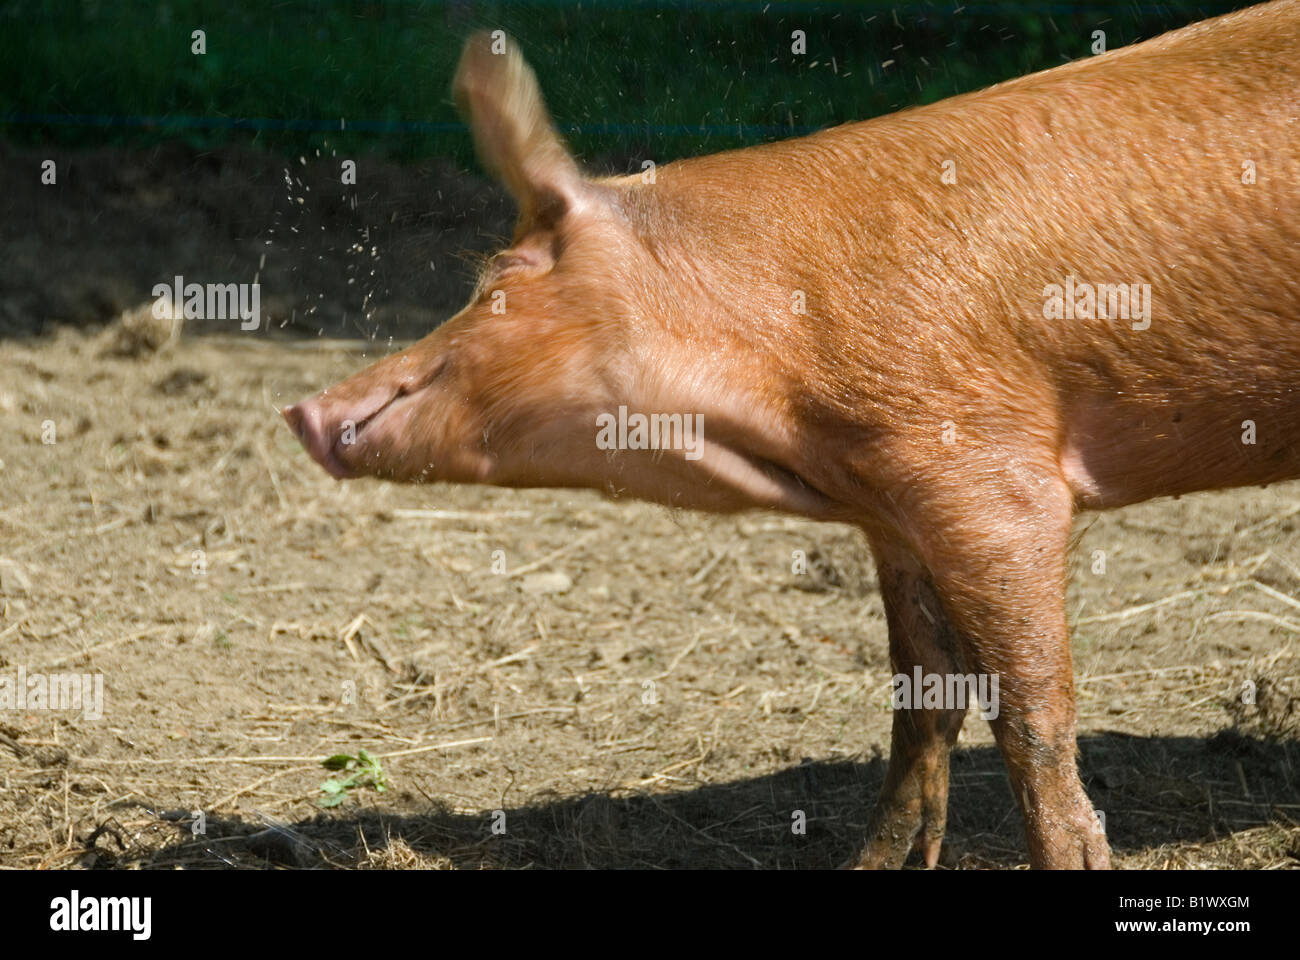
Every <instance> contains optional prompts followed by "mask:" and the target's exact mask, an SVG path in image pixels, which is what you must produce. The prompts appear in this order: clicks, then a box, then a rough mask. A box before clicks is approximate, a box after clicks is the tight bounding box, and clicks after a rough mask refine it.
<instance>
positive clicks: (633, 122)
mask: <svg viewBox="0 0 1300 960" xmlns="http://www.w3.org/2000/svg"><path fill="white" fill-rule="evenodd" d="M1245 5H1247V4H1242V3H1236V4H1233V3H1185V2H1169V3H1158V4H1135V3H1132V2H1127V3H1089V4H1082V3H1059V2H1057V3H1052V2H1040V0H1028V2H1023V3H1022V2H1016V3H966V4H964V5H963V4H961V3H955V2H946V3H911V4H908V3H894V4H885V3H874V2H872V3H866V2H861V3H843V2H841V3H794V2H770V3H763V2H725V0H720V2H693V3H673V2H637V0H623V2H596V3H593V2H585V3H561V2H538V0H527V2H518V3H493V2H483V0H453V2H449V3H445V2H425V0H387V2H381V0H369V2H362V0H274V2H272V0H44V2H32V3H18V2H10V3H5V4H0V122H2V123H3V124H4V129H3V133H2V134H0V135H3V136H5V137H7V138H8V139H10V140H14V141H19V142H28V143H31V142H36V143H40V142H54V143H58V144H61V145H80V144H87V145H91V144H104V143H114V144H138V145H147V144H150V143H154V142H157V141H159V140H162V139H176V138H180V139H184V140H186V141H188V142H190V143H191V144H193V145H195V146H199V147H205V146H210V145H214V144H219V143H225V142H230V141H232V140H243V141H252V142H255V143H257V144H260V145H263V146H265V147H266V148H268V149H272V150H276V151H283V152H287V153H295V152H303V151H309V150H313V149H320V148H324V149H329V148H330V147H343V148H346V149H347V150H349V151H351V152H355V151H358V150H374V151H379V152H382V153H384V154H387V155H389V156H395V157H399V158H412V157H419V156H431V155H442V156H450V157H452V158H454V159H455V160H456V161H458V162H462V163H463V162H467V161H468V159H469V153H468V151H469V141H468V138H467V137H466V136H465V133H464V130H463V127H462V126H461V124H460V122H459V118H458V117H457V116H456V114H455V111H454V109H453V107H452V104H451V102H450V98H449V96H448V87H449V84H450V80H451V73H452V70H453V68H454V65H455V62H456V58H457V56H458V53H459V49H460V44H461V41H462V39H463V37H464V35H465V34H466V33H467V32H468V31H469V30H470V29H472V28H474V27H503V28H504V29H506V30H507V31H509V32H510V33H511V34H513V35H514V36H515V37H516V38H518V40H519V42H520V43H521V45H522V46H523V48H524V51H525V53H526V55H527V56H528V58H529V60H530V61H531V62H532V63H533V65H534V67H535V68H536V69H537V72H538V74H539V76H540V77H541V79H542V85H543V87H544V89H545V90H546V93H547V96H548V99H549V100H550V102H551V106H552V111H553V113H554V114H555V115H556V117H557V119H558V121H559V122H560V125H561V126H562V127H563V128H564V129H565V130H566V131H567V132H568V134H569V136H570V139H571V141H572V142H573V143H574V144H575V146H576V148H577V149H578V151H579V152H580V153H582V154H584V155H587V156H594V155H600V156H605V157H614V158H618V157H620V156H626V157H629V158H630V157H634V156H637V155H649V156H653V157H655V158H656V159H660V160H668V159H672V157H673V156H678V155H684V154H690V153H698V152H702V151H708V150H715V149H722V148H724V147H729V146H735V145H738V144H743V143H752V142H756V141H761V140H768V139H777V138H779V137H782V136H788V135H789V134H791V133H799V132H805V131H807V130H810V129H814V128H817V127H821V126H825V125H828V124H834V123H839V122H843V121H846V120H853V119H861V118H864V117H869V116H874V115H876V114H880V113H887V112H889V111H891V110H895V109H898V108H900V107H903V106H908V105H912V104H917V103H925V102H929V101H933V100H937V99H941V98H943V97H946V96H950V95H951V94H954V93H958V92H962V91H965V90H970V89H974V88H978V87H982V86H986V85H988V84H990V83H994V82H997V81H999V80H1003V79H1006V78H1008V77H1013V76H1017V75H1019V74H1022V73H1026V72H1029V71H1032V70H1036V69H1041V68H1044V67H1048V66H1052V65H1055V64H1058V63H1062V62H1064V61H1066V60H1069V59H1074V58H1078V57H1082V56H1087V55H1089V47H1090V44H1091V33H1092V31H1093V30H1094V29H1103V30H1105V31H1106V33H1107V39H1108V43H1109V45H1110V46H1112V47H1113V46H1118V45H1121V44H1128V43H1131V42H1133V41H1135V40H1138V39H1143V38H1146V37H1149V36H1154V35H1156V34H1158V33H1161V32H1163V31H1164V30H1167V29H1171V28H1173V27H1177V26H1181V25H1182V24H1185V23H1188V22H1191V21H1193V20H1197V19H1201V18H1202V17H1204V16H1210V15H1213V14H1217V13H1222V12H1225V11H1226V10H1229V9H1232V8H1234V7H1240V6H1245ZM195 29H203V30H204V31H206V39H207V53H206V55H204V56H194V55H193V54H191V52H190V46H191V39H190V36H191V31H192V30H195ZM795 29H802V30H804V31H805V32H806V34H807V45H808V51H807V54H806V55H804V56H796V55H793V54H792V53H791V49H790V45H791V39H790V38H791V32H792V31H793V30H795ZM340 121H343V123H342V124H341V123H340ZM341 126H342V129H340V127H341ZM646 151H650V152H649V153H646Z"/></svg>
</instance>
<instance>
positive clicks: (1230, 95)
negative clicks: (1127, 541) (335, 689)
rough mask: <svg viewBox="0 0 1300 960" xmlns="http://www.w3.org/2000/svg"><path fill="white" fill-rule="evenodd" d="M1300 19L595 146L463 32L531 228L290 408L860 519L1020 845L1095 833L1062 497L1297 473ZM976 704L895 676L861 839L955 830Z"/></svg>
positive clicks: (1104, 861)
mask: <svg viewBox="0 0 1300 960" xmlns="http://www.w3.org/2000/svg"><path fill="white" fill-rule="evenodd" d="M1298 49H1300V2H1296V0H1279V2H1275V3H1271V4H1265V5H1262V6H1258V7H1253V8H1250V9H1247V10H1243V11H1240V12H1237V13H1234V14H1231V15H1228V16H1225V17H1220V18H1217V19H1213V20H1209V21H1205V22H1202V23H1198V24H1194V25H1192V26H1189V27H1187V28H1185V29H1182V30H1178V31H1175V32H1172V33H1169V34H1166V35H1164V36H1161V37H1158V38H1156V39H1153V40H1150V41H1147V42H1144V43H1140V44H1137V45H1134V46H1132V47H1127V48H1121V49H1117V50H1114V51H1111V52H1109V53H1106V54H1104V55H1101V56H1096V57H1092V58H1088V59H1084V60H1081V61H1076V62H1072V63H1068V64H1065V65H1063V66H1059V67H1056V68H1054V69H1051V70H1047V71H1044V72H1041V73H1036V74H1032V75H1029V76H1026V77H1022V78H1019V79H1017V80H1013V81H1009V82H1006V83H1002V84H999V85H997V86H994V87H992V88H989V89H986V90H983V91H980V92H976V93H972V94H967V95H963V96H957V97H953V98H951V99H948V100H944V101H942V102H939V103H935V104H932V105H929V106H925V107H922V108H917V109H910V110H905V111H903V112H901V113H896V114H892V115H889V116H884V117H879V118H876V119H872V120H868V121H865V122H859V123H850V124H847V125H844V126H838V127H834V128H831V129H826V130H822V131H819V132H816V133H814V134H812V135H810V136H805V137H802V138H799V139H793V140H788V141H784V142H777V143H769V144H764V145H760V146H755V147H750V148H747V149H741V150H736V151H731V152H726V153H720V154H715V155H711V156H703V157H697V158H691V159H684V160H680V161H676V162H673V163H667V164H664V165H661V166H659V167H658V169H657V170H656V171H655V172H654V176H653V177H651V176H648V175H639V174H634V175H631V176H614V177H604V178H592V177H587V176H585V175H584V174H583V172H582V171H581V170H580V168H579V165H578V163H577V162H576V161H575V159H574V158H573V156H572V155H571V153H570V152H569V151H568V149H566V147H565V145H564V144H563V142H562V140H561V138H560V136H559V135H558V134H557V132H556V129H555V127H554V126H553V124H552V122H551V120H550V118H549V116H548V113H547V110H546V107H545V106H544V104H543V100H542V96H541V93H540V91H539V87H538V83H537V80H536V78H535V76H534V74H533V73H532V71H531V70H530V69H529V67H528V66H527V65H526V64H525V62H524V60H523V58H522V57H521V55H520V53H519V51H518V49H517V47H516V46H515V45H514V44H513V42H508V41H504V40H503V39H502V37H501V36H500V35H498V36H495V37H493V36H491V35H478V36H475V37H473V38H471V39H470V40H469V42H468V44H467V46H466V48H465V51H464V55H463V58H462V60H461V63H460V65H459V67H458V70H457V73H456V77H455V81H454V93H455V97H456V100H457V102H458V104H459V105H460V107H461V108H462V110H463V111H464V113H465V115H466V116H467V119H468V121H469V125H470V128H471V130H472V132H473V135H474V139H475V141H476V145H477V149H478V152H479V154H480V156H481V158H482V161H483V162H484V164H485V166H486V167H488V168H489V169H490V170H491V171H493V172H494V173H495V174H496V175H497V176H498V177H499V178H500V179H501V181H503V183H504V185H505V186H506V188H508V190H509V192H510V193H511V194H512V195H513V198H514V199H515V201H516V202H517V204H518V208H519V219H518V225H517V227H516V229H515V231H514V237H513V242H512V243H511V244H510V245H509V247H508V248H507V249H505V250H503V251H501V252H500V253H498V254H497V255H496V256H494V257H493V258H492V259H491V260H490V262H489V263H488V264H487V266H486V268H485V269H484V271H483V274H482V276H481V278H480V279H479V282H478V285H477V289H476V290H475V293H474V295H473V297H472V299H471V301H470V303H469V305H468V306H466V307H465V308H464V309H463V310H462V311H461V312H460V313H459V314H457V315H456V316H455V317H453V318H452V319H451V320H449V321H447V322H446V323H444V324H442V325H441V326H439V327H438V328H436V329H435V330H434V331H433V332H432V333H430V334H429V335H428V336H426V337H425V338H424V339H422V340H420V341H419V342H418V343H416V344H415V345H414V346H411V347H410V348H409V349H405V350H401V351H400V352H396V353H393V354H391V355H389V356H387V357H385V358H384V359H382V360H380V361H378V362H377V363H375V364H374V365H373V366H370V367H369V368H367V369H365V370H362V371H361V372H359V373H357V374H355V375H353V376H351V377H349V378H348V379H346V380H344V381H343V382H342V383H340V384H337V385H336V386H333V387H330V388H329V389H327V390H324V391H323V392H321V393H320V394H319V395H317V396H315V397H312V398H310V399H307V400H304V401H302V402H301V403H297V404H295V405H293V406H290V407H286V408H285V409H284V417H285V418H286V419H287V421H288V423H289V425H290V426H291V428H292V429H293V431H294V432H295V433H296V434H297V436H298V437H299V438H300V440H301V442H302V444H303V446H304V447H305V448H306V450H307V451H308V452H309V453H310V455H311V456H312V457H313V458H314V459H315V460H317V461H319V463H320V464H321V465H322V466H323V467H324V468H325V469H326V470H328V471H329V472H330V473H331V474H333V475H334V476H335V477H338V478H347V477H359V476H372V477H380V478H386V479H388V480H392V481H400V482H430V481H452V482H458V483H478V484H494V485H500V486H507V487H559V488H594V489H597V490H602V491H605V492H606V493H608V494H609V495H611V496H615V497H635V498H640V499H644V500H648V501H653V502H657V503H660V504H666V505H669V506H672V507H685V508H691V509H698V510H708V511H715V512H722V513H730V512H736V511H744V510H754V509H765V510H777V511H783V512H787V513H790V514H795V515H799V516H803V517H809V518H814V519H816V520H824V521H834V522H841V523H848V524H853V525H856V526H857V527H859V528H860V529H861V530H862V531H863V532H864V533H865V537H866V540H867V542H868V543H869V546H870V549H871V552H872V555H873V558H874V561H875V564H876V567H877V570H878V574H879V582H880V588H881V591H882V594H883V601H884V608H885V614H886V620H887V625H888V631H889V645H890V663H891V666H892V669H893V671H894V673H895V674H903V675H909V676H910V675H912V674H913V673H914V671H915V670H916V669H917V668H920V670H921V671H922V672H923V674H924V675H932V674H933V675H940V676H943V677H948V676H953V675H956V674H976V675H979V676H987V677H996V678H997V681H998V687H997V689H998V691H999V704H998V709H997V711H996V715H995V716H992V719H991V720H990V722H991V724H992V729H993V733H994V736H995V739H996V741H997V744H998V748H999V750H1000V752H1001V754H1002V757H1003V759H1004V762H1005V764H1006V768H1007V773H1008V776H1009V780H1010V783H1011V785H1012V788H1013V793H1014V795H1015V797H1016V799H1017V801H1018V803H1019V804H1020V807H1021V810H1022V813H1023V816H1024V825H1025V835H1026V841H1027V848H1028V856H1029V861H1030V864H1031V866H1033V867H1036V868H1105V867H1108V866H1109V857H1110V853H1109V848H1108V845H1107V841H1106V837H1105V835H1104V832H1103V830H1102V827H1101V824H1100V822H1099V820H1098V817H1097V816H1096V814H1095V812H1094V810H1093V807H1092V805H1091V803H1090V801H1089V799H1088V796H1087V794H1086V793H1085V791H1084V788H1083V785H1082V783H1081V781H1080V778H1079V773H1078V769H1077V766H1076V715H1075V706H1074V696H1073V676H1072V672H1071V660H1070V644H1069V636H1068V632H1067V628H1066V616H1065V604H1064V596H1065V585H1066V579H1067V573H1066V556H1067V546H1068V542H1069V538H1070V530H1071V523H1072V519H1073V518H1074V516H1075V515H1076V514H1077V513H1078V512H1080V511H1083V510H1100V509H1108V508H1113V507H1121V506H1124V505H1126V504H1133V503H1137V502H1139V501H1143V500H1148V499H1150V498H1153V497H1164V496H1177V495H1180V494H1186V493H1192V492H1194V491H1202V490H1214V489H1221V488H1229V487H1237V486H1242V485H1250V484H1260V485H1263V484H1268V483H1272V482H1275V481H1282V480H1287V479H1291V478H1296V477H1300V445H1297V443H1296V439H1297V435H1298V434H1297V431H1300V389H1298V385H1297V371H1300V61H1298V59H1297V57H1296V56H1295V52H1296V50H1298ZM1121 288H1123V289H1121ZM621 410H622V412H621V413H620V411H621ZM627 411H631V412H633V413H639V414H641V415H642V416H651V417H654V416H658V417H659V418H661V423H662V424H664V425H668V424H669V423H670V420H669V419H667V418H671V417H674V416H677V417H680V418H687V419H686V420H685V422H688V423H696V422H698V423H699V424H700V425H701V428H702V429H701V431H700V438H699V442H698V443H697V444H696V445H695V447H694V453H693V455H692V452H691V449H690V448H688V447H687V445H686V444H683V443H676V442H668V443H660V444H658V445H650V444H646V443H644V442H642V443H636V442H633V441H632V439H631V438H632V436H633V434H634V433H635V431H630V430H627V429H625V427H626V425H627V423H628V422H630V416H629V415H628V414H627ZM614 417H622V418H623V421H624V423H623V426H620V427H619V428H618V429H616V430H611V431H607V434H609V435H612V434H618V435H619V437H620V440H621V441H622V442H621V443H616V444H612V446H614V447H615V449H609V447H610V446H611V444H610V443H603V444H602V443H600V442H598V440H599V437H600V434H601V431H602V430H606V428H608V427H609V425H610V423H611V422H612V420H611V418H614ZM695 418H700V419H698V420H696V419H695ZM674 423H675V422H674ZM676 429H677V428H676V427H675V425H674V426H665V430H666V432H667V434H669V436H668V439H669V441H674V440H676V439H679V438H678V437H677V436H676V434H675V433H674V430H676ZM620 431H622V432H621V433H620ZM643 432H644V431H643ZM624 434H626V437H624ZM608 438H609V436H608V435H607V439H608ZM641 439H642V440H644V437H642V438H641ZM661 439H662V438H661ZM965 712H966V711H965V709H964V705H963V706H956V705H954V704H952V703H950V702H946V703H945V704H944V705H943V706H941V707H938V708H936V707H935V706H934V705H933V704H926V705H922V704H916V703H914V704H911V705H910V706H907V707H904V708H901V709H896V710H895V712H894V715H893V732H892V736H891V754H890V760H889V767H888V773H887V775H886V778H885V781H884V784H883V787H882V790H881V794H880V796H879V799H878V801H877V803H876V806H875V809H874V812H873V813H872V815H871V819H870V821H869V828H868V832H867V836H866V837H865V844H864V848H863V851H862V853H861V856H860V857H858V858H856V859H855V861H854V862H853V863H852V864H851V865H853V866H859V867H864V868H876V867H896V866H899V865H901V864H902V863H903V862H904V860H905V859H906V858H907V857H908V856H909V855H910V854H911V853H912V852H913V851H917V852H919V855H920V857H921V858H922V859H923V861H924V863H925V864H926V865H928V866H931V867H933V866H934V865H935V864H936V863H937V862H938V859H939V852H940V845H941V842H942V839H943V835H944V825H945V818H946V815H947V802H948V760H949V752H950V750H951V748H952V745H953V743H954V742H955V741H956V739H957V734H958V731H959V729H960V728H961V725H962V722H963V720H964V717H965Z"/></svg>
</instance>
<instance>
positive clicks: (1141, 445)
mask: <svg viewBox="0 0 1300 960" xmlns="http://www.w3.org/2000/svg"><path fill="white" fill-rule="evenodd" d="M1059 460H1060V466H1061V471H1062V473H1063V475H1064V477H1065V479H1066V482H1067V483H1068V484H1069V486H1070V489H1071V490H1072V491H1073V493H1074V497H1075V501H1076V503H1077V504H1078V505H1079V506H1080V507H1086V508H1090V509H1105V508H1109V507H1119V506H1124V505H1126V504H1131V503H1139V502H1141V501H1143V500H1150V499H1153V498H1156V497H1166V496H1178V495H1181V494H1185V493H1195V492H1197V491H1201V490H1219V489H1226V488H1229V487H1241V486H1249V485H1256V484H1268V483H1277V482H1280V481H1283V480H1291V479H1296V478H1300V391H1297V392H1296V399H1295V400H1294V401H1286V400H1283V399H1281V398H1277V397H1273V398H1269V399H1267V400H1265V399H1260V400H1255V401H1251V400H1243V399H1241V398H1239V397H1238V398H1233V399H1224V400H1220V401H1217V402H1203V403H1200V404H1197V405H1195V406H1193V405H1192V404H1189V403H1182V404H1180V403H1177V402H1173V401H1171V402H1168V403H1165V404H1161V405H1159V406H1156V407H1153V406H1151V405H1149V404H1137V403H1124V402H1119V401H1116V402H1098V401H1094V402H1091V403H1088V404H1087V405H1085V406H1083V407H1078V408H1075V409H1073V410H1071V411H1068V412H1067V415H1066V429H1065V435H1064V438H1063V442H1062V445H1061V450H1060V454H1059Z"/></svg>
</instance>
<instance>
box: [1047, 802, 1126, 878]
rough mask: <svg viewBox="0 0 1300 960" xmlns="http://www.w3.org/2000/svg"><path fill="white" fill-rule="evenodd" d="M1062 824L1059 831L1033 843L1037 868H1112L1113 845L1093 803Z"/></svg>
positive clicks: (1062, 820) (1065, 819) (1059, 821)
mask: <svg viewBox="0 0 1300 960" xmlns="http://www.w3.org/2000/svg"><path fill="white" fill-rule="evenodd" d="M1058 823H1061V824H1062V825H1061V827H1060V828H1059V829H1058V830H1055V831H1052V832H1051V833H1050V834H1047V835H1043V834H1040V835H1039V837H1040V839H1039V842H1038V843H1032V842H1031V844H1030V848H1029V864H1030V866H1032V867H1033V868H1034V869H1035V870H1109V869H1110V844H1109V843H1108V842H1107V841H1106V834H1105V833H1103V832H1102V829H1101V822H1100V821H1099V820H1098V819H1097V815H1096V814H1095V813H1093V811H1092V807H1091V806H1087V807H1084V808H1083V809H1081V810H1080V811H1078V812H1077V813H1075V814H1074V815H1073V816H1070V817H1068V818H1061V819H1060V820H1058Z"/></svg>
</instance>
